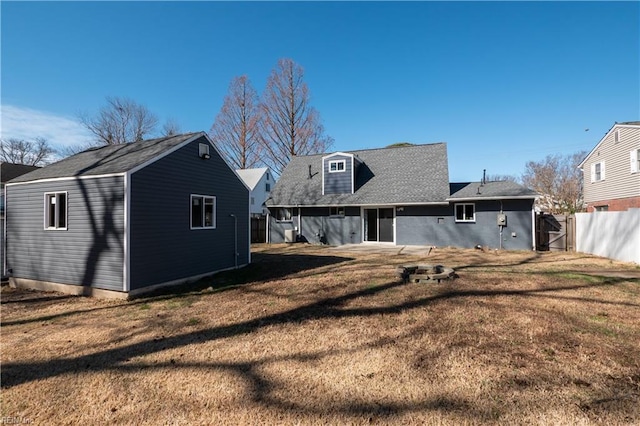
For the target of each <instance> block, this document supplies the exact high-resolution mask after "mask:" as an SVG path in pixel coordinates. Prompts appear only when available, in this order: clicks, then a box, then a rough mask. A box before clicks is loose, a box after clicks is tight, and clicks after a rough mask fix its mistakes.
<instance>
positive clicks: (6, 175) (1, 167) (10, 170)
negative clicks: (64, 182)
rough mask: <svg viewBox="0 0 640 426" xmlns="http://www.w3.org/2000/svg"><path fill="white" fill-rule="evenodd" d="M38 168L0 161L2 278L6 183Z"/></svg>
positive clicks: (0, 268)
mask: <svg viewBox="0 0 640 426" xmlns="http://www.w3.org/2000/svg"><path fill="white" fill-rule="evenodd" d="M36 169H39V167H38V166H27V165H24V164H14V163H7V162H4V161H2V162H0V278H2V279H4V278H5V277H6V274H5V268H4V250H5V243H4V185H5V184H6V183H7V182H8V181H10V180H11V179H14V178H17V177H18V176H22V175H23V174H25V173H29V172H32V171H34V170H36Z"/></svg>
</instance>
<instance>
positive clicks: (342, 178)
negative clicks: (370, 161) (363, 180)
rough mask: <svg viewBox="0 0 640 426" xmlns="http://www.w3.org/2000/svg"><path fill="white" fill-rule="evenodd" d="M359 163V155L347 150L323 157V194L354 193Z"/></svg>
mask: <svg viewBox="0 0 640 426" xmlns="http://www.w3.org/2000/svg"><path fill="white" fill-rule="evenodd" d="M359 164H360V161H359V160H358V158H357V157H355V156H354V155H353V154H348V153H345V152H336V153H334V154H330V155H327V156H325V157H322V195H326V194H353V193H354V192H355V185H356V170H357V168H358V165H359Z"/></svg>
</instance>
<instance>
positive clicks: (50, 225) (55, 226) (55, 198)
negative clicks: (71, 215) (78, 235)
mask: <svg viewBox="0 0 640 426" xmlns="http://www.w3.org/2000/svg"><path fill="white" fill-rule="evenodd" d="M44 229H50V230H66V229H67V193H66V192H49V193H46V194H44Z"/></svg>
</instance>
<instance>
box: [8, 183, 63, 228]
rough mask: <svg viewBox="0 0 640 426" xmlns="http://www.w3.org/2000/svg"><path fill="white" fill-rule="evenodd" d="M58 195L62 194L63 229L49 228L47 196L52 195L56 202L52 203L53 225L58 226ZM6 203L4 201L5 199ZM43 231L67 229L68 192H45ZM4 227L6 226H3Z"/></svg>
mask: <svg viewBox="0 0 640 426" xmlns="http://www.w3.org/2000/svg"><path fill="white" fill-rule="evenodd" d="M59 194H64V212H65V216H66V217H65V219H64V227H57V226H54V227H50V226H49V225H48V224H49V203H48V202H47V201H48V200H49V199H50V198H49V196H51V195H53V196H54V199H55V200H56V202H55V203H54V204H55V205H56V208H55V220H54V221H55V223H56V224H58V223H60V220H59V217H60V215H59V212H60V209H59V208H58V207H57V206H58V204H57V202H58V195H59ZM5 201H6V199H5ZM5 210H6V208H5ZM42 225H43V229H44V230H45V231H66V230H67V229H68V228H69V192H68V191H49V192H45V193H44V217H43V224H42ZM5 226H6V225H5Z"/></svg>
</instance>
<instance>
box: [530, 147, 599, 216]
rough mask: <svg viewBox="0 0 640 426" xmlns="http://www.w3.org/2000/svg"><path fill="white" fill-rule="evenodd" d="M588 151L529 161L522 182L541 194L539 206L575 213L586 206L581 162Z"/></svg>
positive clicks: (556, 211) (555, 211)
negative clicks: (579, 166) (579, 167)
mask: <svg viewBox="0 0 640 426" xmlns="http://www.w3.org/2000/svg"><path fill="white" fill-rule="evenodd" d="M586 155H587V152H586V151H581V152H577V153H575V154H570V155H566V156H562V155H548V156H547V157H546V158H545V159H544V160H542V161H540V162H535V161H529V162H528V163H527V164H526V169H525V172H524V174H523V175H522V183H523V184H524V185H525V186H527V187H529V188H531V189H533V190H535V191H537V192H538V193H540V195H541V198H540V199H539V200H538V204H539V206H540V207H541V208H542V209H543V210H545V211H548V212H549V213H575V212H576V211H580V210H582V209H583V197H582V195H583V192H582V171H580V169H578V165H579V164H580V162H581V161H582V160H583V159H584V157H585V156H586Z"/></svg>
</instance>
